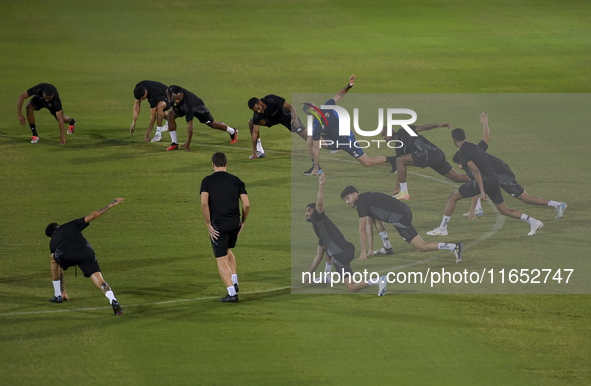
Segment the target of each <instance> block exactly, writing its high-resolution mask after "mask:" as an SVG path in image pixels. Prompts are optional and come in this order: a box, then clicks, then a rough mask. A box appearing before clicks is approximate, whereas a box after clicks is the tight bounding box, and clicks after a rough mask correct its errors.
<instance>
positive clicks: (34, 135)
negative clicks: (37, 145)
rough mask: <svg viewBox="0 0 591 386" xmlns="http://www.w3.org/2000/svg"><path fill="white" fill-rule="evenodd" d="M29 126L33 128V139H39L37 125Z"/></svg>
mask: <svg viewBox="0 0 591 386" xmlns="http://www.w3.org/2000/svg"><path fill="white" fill-rule="evenodd" d="M29 126H30V127H31V131H32V132H33V137H38V136H39V135H38V134H37V127H35V124H34V123H33V124H32V125H29Z"/></svg>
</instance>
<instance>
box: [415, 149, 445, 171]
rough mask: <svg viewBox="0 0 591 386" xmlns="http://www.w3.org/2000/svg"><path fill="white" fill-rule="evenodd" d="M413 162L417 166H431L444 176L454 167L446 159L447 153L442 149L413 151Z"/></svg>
mask: <svg viewBox="0 0 591 386" xmlns="http://www.w3.org/2000/svg"><path fill="white" fill-rule="evenodd" d="M412 162H413V163H414V165H415V166H418V167H420V168H426V167H430V168H431V169H433V170H434V171H436V172H437V173H439V174H440V175H442V176H444V175H446V174H447V173H449V171H450V170H451V169H453V167H452V166H451V165H450V163H449V162H447V160H446V159H445V153H444V152H443V150H441V149H438V150H434V151H432V150H424V151H421V152H414V153H412Z"/></svg>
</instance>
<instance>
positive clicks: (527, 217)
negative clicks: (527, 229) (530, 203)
mask: <svg viewBox="0 0 591 386" xmlns="http://www.w3.org/2000/svg"><path fill="white" fill-rule="evenodd" d="M521 221H525V222H526V223H528V224H530V225H531V223H532V222H534V221H537V220H536V219H535V218H533V217H529V216H528V215H527V214H525V213H523V214H522V215H521Z"/></svg>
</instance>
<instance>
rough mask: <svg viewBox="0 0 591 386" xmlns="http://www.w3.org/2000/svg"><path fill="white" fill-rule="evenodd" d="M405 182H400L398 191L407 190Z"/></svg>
mask: <svg viewBox="0 0 591 386" xmlns="http://www.w3.org/2000/svg"><path fill="white" fill-rule="evenodd" d="M406 184H407V183H406V182H401V183H400V191H401V192H408V186H407V185H406Z"/></svg>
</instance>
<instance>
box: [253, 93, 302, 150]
mask: <svg viewBox="0 0 591 386" xmlns="http://www.w3.org/2000/svg"><path fill="white" fill-rule="evenodd" d="M248 108H249V109H251V110H252V111H254V113H253V116H252V119H251V120H249V121H248V128H249V129H250V137H251V139H252V155H251V156H250V157H248V159H257V158H265V157H266V156H267V153H265V150H264V149H263V145H262V144H261V137H260V133H259V126H267V127H272V126H275V125H283V126H285V127H286V128H287V130H289V131H291V132H293V133H297V134H298V135H299V136H300V137H302V139H304V140H306V138H307V134H306V127H305V126H304V124H303V123H302V121H301V120H300V118H298V116H297V114H296V111H295V109H294V108H293V107H292V106H291V105H290V104H289V103H287V102H286V101H285V98H282V97H280V96H277V95H274V94H269V95H267V96H266V97H264V98H261V99H258V98H256V97H253V98H250V100H249V101H248Z"/></svg>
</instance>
